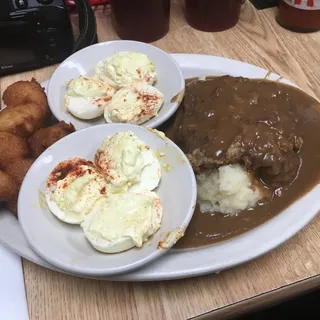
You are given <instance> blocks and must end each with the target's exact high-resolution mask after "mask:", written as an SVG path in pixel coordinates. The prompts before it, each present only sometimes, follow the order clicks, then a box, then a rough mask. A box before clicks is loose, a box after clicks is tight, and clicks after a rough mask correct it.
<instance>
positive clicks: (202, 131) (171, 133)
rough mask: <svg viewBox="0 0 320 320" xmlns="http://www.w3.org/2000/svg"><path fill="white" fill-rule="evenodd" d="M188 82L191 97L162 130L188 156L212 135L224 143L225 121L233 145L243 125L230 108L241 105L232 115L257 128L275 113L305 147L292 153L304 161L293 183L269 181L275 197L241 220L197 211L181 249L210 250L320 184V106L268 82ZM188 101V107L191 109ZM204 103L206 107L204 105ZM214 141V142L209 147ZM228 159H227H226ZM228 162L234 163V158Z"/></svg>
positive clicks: (298, 92)
mask: <svg viewBox="0 0 320 320" xmlns="http://www.w3.org/2000/svg"><path fill="white" fill-rule="evenodd" d="M187 84H188V85H187V87H186V96H185V99H184V101H183V103H182V105H181V107H180V108H179V110H178V111H177V113H176V115H175V116H174V117H173V118H172V119H170V120H169V121H168V122H167V123H166V124H165V125H164V127H163V128H162V130H164V131H165V133H166V134H167V135H168V137H169V138H171V139H172V140H173V141H175V142H176V143H177V144H178V145H179V146H180V147H181V148H182V150H183V151H184V152H185V153H186V154H187V155H188V153H190V152H191V151H192V150H193V149H192V148H195V147H196V146H197V145H201V144H202V145H203V141H206V139H207V140H208V138H207V137H212V136H213V135H214V136H215V137H218V138H219V139H220V140H222V139H224V137H223V135H221V136H220V132H219V130H218V131H217V128H220V127H219V121H221V119H223V120H222V121H224V123H223V127H224V128H225V127H227V128H229V130H227V132H225V133H224V134H225V137H227V138H228V139H230V141H232V139H233V138H234V136H233V135H236V132H235V131H234V130H235V129H234V128H235V127H236V126H237V125H238V122H232V120H231V115H230V114H228V112H229V113H230V108H229V107H230V106H233V107H236V109H237V110H238V111H235V110H234V108H232V112H233V115H234V113H237V112H238V113H239V114H241V121H242V122H243V123H251V124H252V123H255V122H257V121H258V119H259V121H261V119H264V120H266V121H267V120H269V119H270V117H271V118H272V117H273V113H274V114H275V115H276V117H275V118H277V119H278V120H279V121H278V123H276V122H274V123H275V125H274V127H275V128H278V129H279V130H282V134H283V135H284V136H286V135H287V136H288V135H289V134H290V135H291V133H292V132H294V133H295V134H298V135H299V137H300V138H301V139H302V140H303V144H302V147H301V148H300V149H299V150H296V149H294V147H293V148H292V150H293V151H294V150H295V151H294V152H295V153H294V152H293V151H292V155H293V156H294V157H297V158H299V159H300V160H299V161H300V163H301V165H300V167H299V169H298V171H297V174H296V175H295V178H294V179H293V180H290V181H289V180H287V181H286V180H283V181H282V180H279V181H277V183H276V184H274V183H272V182H270V181H269V180H266V181H264V184H265V186H266V188H268V189H269V190H270V191H271V194H272V197H271V199H269V200H268V201H265V202H264V203H260V204H259V205H257V206H256V207H255V208H254V209H252V210H245V211H242V212H240V213H239V214H238V215H236V216H229V215H222V214H221V213H202V212H200V210H199V208H198V207H197V208H196V210H195V213H194V216H193V219H192V221H191V223H190V225H189V227H188V229H187V231H186V234H185V236H184V237H183V238H182V239H181V240H180V241H179V242H178V243H177V245H176V248H192V247H199V246H205V245H209V244H213V243H216V242H219V241H222V240H225V239H228V238H231V237H234V236H237V235H240V234H242V233H244V232H246V231H249V230H251V229H253V228H255V227H257V226H259V225H261V224H262V223H264V222H266V221H267V220H269V219H271V218H272V217H274V216H276V215H277V214H278V213H279V212H281V211H282V210H284V209H285V208H287V207H288V206H289V205H290V204H292V203H293V202H294V201H296V200H297V199H298V198H300V197H302V196H303V195H304V194H306V193H307V192H308V191H309V190H310V189H312V188H313V187H314V186H315V185H316V184H318V183H319V181H320V168H319V167H320V139H319V138H318V135H319V133H320V107H319V103H318V102H317V101H316V100H315V99H313V98H312V97H310V96H308V95H306V94H305V93H304V92H302V91H301V90H299V89H296V88H294V87H291V86H288V85H285V84H282V83H279V82H271V81H267V80H257V79H255V80H249V79H245V78H233V77H229V76H224V77H217V78H213V77H212V78H209V79H208V78H207V80H206V81H195V80H190V79H189V80H187ZM216 92H219V95H216V94H215V93H216ZM253 100H254V101H255V105H254V111H253V112H251V111H250V108H252V106H251V107H250V104H252V101H253ZM186 101H187V102H186ZM186 103H188V106H187V107H186ZM190 103H191V105H192V103H194V106H191V107H198V108H201V110H202V111H201V112H203V113H202V114H199V112H198V113H197V114H196V113H195V114H192V112H191V113H190V112H189V111H190V110H189V111H188V110H187V108H190ZM199 103H202V104H201V105H200V106H199ZM228 110H229V111H228ZM257 110H258V111H257ZM271 110H272V111H271ZM270 112H271V113H270ZM186 113H187V114H186ZM213 113H214V114H216V115H218V117H216V118H215V117H212V118H213V119H212V121H211V120H209V119H208V115H211V114H213ZM239 114H237V116H239ZM288 115H290V116H288ZM290 117H291V118H290ZM199 118H201V121H200V120H199ZM229 118H230V121H229V120H228V119H229ZM238 119H239V118H238ZM199 121H200V122H199ZM290 121H291V122H292V124H291V122H290ZM196 122H199V126H198V127H197V128H196V129H193V132H192V135H193V136H192V138H191V136H189V137H188V136H187V135H186V134H185V133H186V132H187V131H188V130H187V129H186V128H187V127H188V126H191V127H192V126H194V125H195V123H196ZM214 130H216V131H214ZM223 130H224V129H222V130H221V131H223ZM291 131H292V132H291ZM230 133H231V136H230ZM201 135H202V136H201ZM190 138H191V139H190ZM190 140H192V141H191V142H190ZM192 143H193V145H192V146H191V147H190V145H191V144H192ZM210 143H211V140H210V142H209V144H208V145H210ZM216 145H218V146H219V148H220V149H221V150H222V151H223V153H224V154H226V148H227V147H228V146H224V145H223V143H221V141H215V142H214V146H216ZM189 147H190V148H191V149H190V148H189ZM223 148H225V150H224V149H223ZM211 149H212V145H211ZM207 151H208V150H207ZM215 152H216V150H209V151H208V153H209V154H212V153H215ZM290 159H291V158H289V160H290ZM224 161H227V160H226V158H225V159H224ZM228 161H229V163H230V159H229V160H228ZM231 162H232V161H231ZM204 168H205V167H204ZM197 169H198V168H197ZM197 169H196V170H197ZM275 180H276V179H275Z"/></svg>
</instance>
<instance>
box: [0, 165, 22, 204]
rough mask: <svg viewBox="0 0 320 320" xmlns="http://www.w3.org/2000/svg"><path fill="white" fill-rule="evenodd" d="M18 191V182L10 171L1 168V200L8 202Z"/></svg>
mask: <svg viewBox="0 0 320 320" xmlns="http://www.w3.org/2000/svg"><path fill="white" fill-rule="evenodd" d="M18 193H19V184H18V182H17V181H16V180H15V179H14V178H13V177H11V176H10V175H9V174H8V173H6V172H4V171H2V170H0V202H8V201H10V200H12V199H15V198H16V197H17V196H18Z"/></svg>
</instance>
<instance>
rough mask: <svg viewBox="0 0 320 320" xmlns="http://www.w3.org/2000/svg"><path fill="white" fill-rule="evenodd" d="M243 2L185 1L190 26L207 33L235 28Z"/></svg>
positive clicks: (234, 0) (235, 0)
mask: <svg viewBox="0 0 320 320" xmlns="http://www.w3.org/2000/svg"><path fill="white" fill-rule="evenodd" d="M243 2H244V1H243V0H185V14H186V20H187V22H188V24H189V25H190V26H191V27H193V28H195V29H198V30H201V31H207V32H216V31H223V30H227V29H230V28H232V27H234V26H235V25H236V24H237V23H238V21H239V16H240V9H241V5H242V4H243Z"/></svg>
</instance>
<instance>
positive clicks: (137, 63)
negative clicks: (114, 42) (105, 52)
mask: <svg viewBox="0 0 320 320" xmlns="http://www.w3.org/2000/svg"><path fill="white" fill-rule="evenodd" d="M95 72H96V74H97V75H98V76H99V77H100V78H101V79H102V80H103V81H106V82H108V83H110V84H111V85H113V86H117V87H118V88H122V87H126V86H128V85H131V84H134V83H139V82H140V83H145V84H149V85H152V84H153V83H154V82H155V81H156V69H155V66H154V64H153V62H152V61H151V60H150V59H149V57H148V56H147V55H145V54H143V53H139V52H133V51H121V52H115V53H114V54H113V55H112V56H111V57H109V58H106V59H105V60H102V61H100V62H99V63H98V64H97V65H96V68H95Z"/></svg>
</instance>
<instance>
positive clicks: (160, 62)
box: [48, 41, 185, 130]
mask: <svg viewBox="0 0 320 320" xmlns="http://www.w3.org/2000/svg"><path fill="white" fill-rule="evenodd" d="M119 51H136V52H140V53H144V54H146V55H147V56H148V57H149V58H150V59H151V61H152V62H153V63H154V64H155V67H156V73H157V81H156V83H155V85H154V86H155V87H156V88H157V89H159V90H160V91H161V92H162V93H163V94H164V103H163V106H162V107H161V109H160V111H159V113H158V115H157V116H155V117H153V118H152V119H150V120H148V121H147V122H145V123H143V124H142V125H143V126H146V127H149V128H156V127H157V126H159V125H160V124H161V123H163V122H165V121H166V120H167V119H169V118H170V117H171V116H172V115H173V114H174V112H175V111H176V110H177V108H178V107H179V105H180V103H181V101H182V99H183V96H184V89H185V82H184V78H183V75H182V72H181V70H180V68H179V65H178V64H177V63H176V61H175V60H174V59H173V58H172V57H171V56H170V55H169V54H167V53H166V52H164V51H162V50H160V49H159V48H157V47H154V46H151V45H149V44H146V43H142V42H136V41H109V42H102V43H98V44H95V45H93V46H90V47H87V48H85V49H82V50H80V51H78V52H76V53H74V54H73V55H72V56H70V57H69V58H68V59H66V60H65V61H64V62H62V63H61V64H60V65H59V67H58V68H57V69H56V71H55V72H54V73H53V75H52V78H51V80H50V83H49V87H48V102H49V106H50V109H51V111H52V113H53V114H54V116H55V117H56V118H57V119H58V120H60V121H61V120H64V121H66V122H72V123H73V125H74V126H75V128H76V129H77V130H80V129H84V128H87V127H91V126H92V125H96V124H104V123H106V120H105V119H104V117H103V116H102V117H100V118H97V119H93V120H81V119H78V118H76V117H74V116H73V115H72V114H70V113H69V112H68V111H67V109H66V108H65V106H64V95H65V93H66V81H69V80H71V79H73V78H76V77H78V76H80V75H93V74H94V68H95V66H96V64H97V63H98V62H100V61H101V60H103V59H106V58H108V57H110V56H111V55H112V54H113V53H114V52H119Z"/></svg>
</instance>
